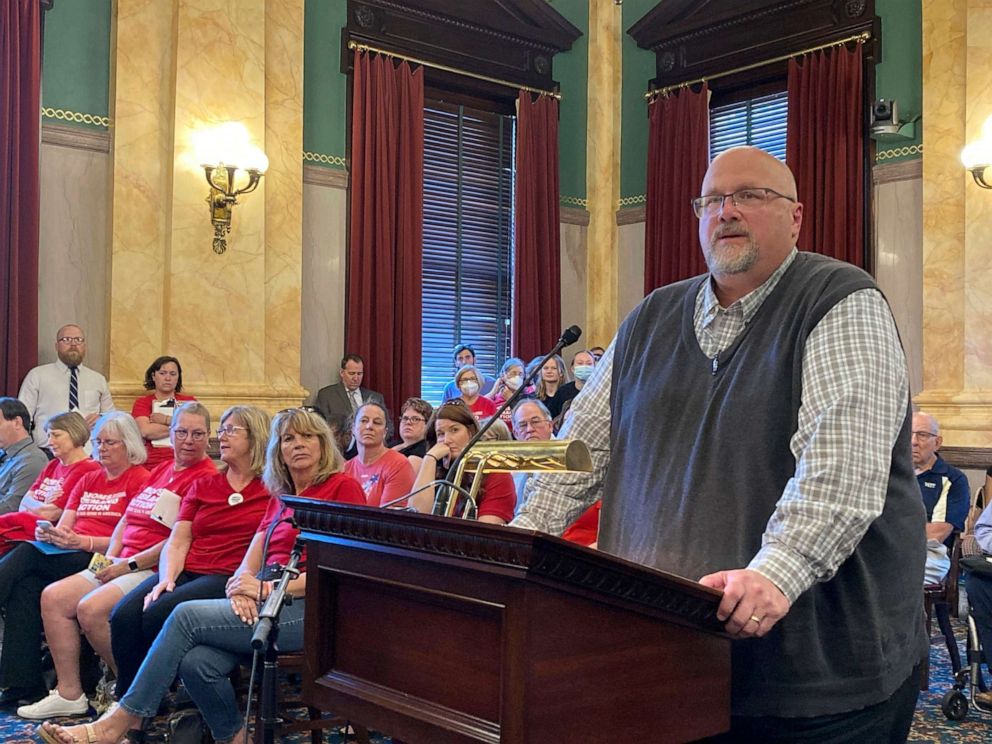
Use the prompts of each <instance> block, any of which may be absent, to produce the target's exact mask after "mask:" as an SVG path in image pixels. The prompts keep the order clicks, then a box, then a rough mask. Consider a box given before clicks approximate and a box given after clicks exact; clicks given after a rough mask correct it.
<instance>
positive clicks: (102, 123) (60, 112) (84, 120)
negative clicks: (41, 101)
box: [41, 106, 110, 127]
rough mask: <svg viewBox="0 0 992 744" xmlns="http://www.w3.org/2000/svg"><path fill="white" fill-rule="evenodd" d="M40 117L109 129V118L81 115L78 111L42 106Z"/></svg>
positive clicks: (96, 115)
mask: <svg viewBox="0 0 992 744" xmlns="http://www.w3.org/2000/svg"><path fill="white" fill-rule="evenodd" d="M41 115H42V116H44V117H46V118H48V119H60V120H62V121H73V122H75V123H76V124H92V125H94V126H97V127H110V117H109V116H100V115H99V114H81V113H79V112H78V111H67V110H65V109H57V108H50V107H48V106H42V107H41Z"/></svg>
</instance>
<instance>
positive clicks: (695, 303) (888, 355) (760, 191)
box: [512, 147, 927, 742]
mask: <svg viewBox="0 0 992 744" xmlns="http://www.w3.org/2000/svg"><path fill="white" fill-rule="evenodd" d="M687 206H688V205H687ZM692 206H693V209H694V211H695V213H696V216H697V217H698V219H699V241H700V244H701V246H702V250H703V254H704V256H705V258H706V262H707V266H708V268H709V273H708V274H705V275H703V276H700V277H696V278H693V279H689V280H686V281H683V282H678V283H675V284H672V285H669V286H666V287H662V288H660V289H657V290H655V291H654V292H652V293H651V294H650V295H649V296H648V297H647V298H645V300H644V301H643V302H642V303H641V304H640V305H639V306H638V307H637V308H635V309H634V311H633V312H632V313H631V314H630V315H629V316H628V317H627V319H626V320H625V321H624V323H623V325H622V326H621V328H620V330H619V332H618V334H617V336H616V338H615V339H614V340H613V342H612V343H611V344H610V347H609V348H608V349H607V350H606V353H605V354H604V355H603V358H602V360H601V361H600V362H599V363H598V364H597V365H596V370H595V372H594V373H593V375H592V377H591V378H590V379H589V381H588V382H587V383H586V385H585V388H584V389H583V394H582V395H581V396H579V398H576V400H575V403H574V405H573V408H572V410H573V416H572V418H571V420H570V421H569V422H568V423H567V424H566V426H565V427H564V429H563V430H562V432H561V434H559V436H561V437H562V438H577V439H582V440H584V441H585V442H586V443H587V444H589V446H590V450H591V452H592V454H593V464H594V470H593V472H592V473H591V474H567V475H563V474H555V476H554V477H549V476H539V477H538V478H537V479H536V482H535V484H534V489H533V492H532V496H531V498H530V500H529V501H528V502H527V505H526V506H525V507H524V508H523V510H522V511H521V513H520V515H519V516H518V517H517V518H516V519H515V520H514V521H513V523H512V524H513V525H514V526H520V527H525V528H530V529H539V530H544V531H546V532H550V533H552V534H560V533H561V532H562V530H564V529H565V527H566V525H568V524H569V523H571V522H572V521H573V520H574V519H575V518H576V517H578V516H579V514H580V513H581V512H582V511H583V510H584V509H585V508H586V507H588V506H589V505H590V504H592V503H593V502H594V501H595V500H596V498H598V497H599V496H600V495H601V496H602V500H603V507H602V517H601V524H600V532H599V547H600V549H602V550H604V551H606V552H609V553H613V554H615V555H618V556H620V557H622V558H626V559H628V560H633V561H637V562H640V563H643V564H646V565H650V566H653V567H655V568H659V569H662V570H665V571H670V572H672V573H676V574H679V575H682V576H686V577H689V578H691V579H696V580H699V581H700V582H701V583H702V584H704V585H706V586H709V587H713V588H716V589H720V590H722V591H723V599H722V601H721V602H720V605H719V608H718V611H717V616H718V618H719V619H720V620H721V621H723V622H725V629H726V631H727V632H728V633H729V634H730V635H731V636H732V637H733V638H734V639H735V641H734V643H733V646H732V679H731V716H732V718H731V726H732V728H731V731H730V732H729V733H728V734H726V735H723V736H721V737H719V738H718V740H719V741H727V742H736V741H762V742H792V741H798V740H802V741H804V742H847V741H850V742H865V741H885V742H890V741H901V740H905V738H906V737H907V735H908V732H909V727H910V724H911V722H912V715H913V709H914V707H915V702H916V696H917V687H918V674H919V662H920V660H921V659H922V658H923V656H924V654H925V653H926V652H927V641H926V638H925V634H924V629H923V622H922V617H923V607H922V592H921V591H920V585H921V582H922V581H923V564H924V548H925V537H924V523H925V516H924V512H923V504H922V502H921V500H920V494H919V489H918V488H917V486H916V483H915V479H914V475H913V465H912V461H911V458H910V432H911V426H910V423H911V418H910V415H909V410H910V409H909V384H908V375H907V371H906V361H905V355H904V354H903V350H902V347H901V345H900V343H899V338H898V334H897V333H896V328H895V323H894V321H893V319H892V314H891V312H890V311H889V308H888V305H887V303H886V301H885V298H884V297H883V296H882V295H881V293H880V292H879V291H878V289H877V288H876V287H875V284H874V282H873V281H872V279H871V277H870V276H868V275H867V274H866V273H865V272H863V271H861V270H860V269H858V268H855V267H854V266H851V265H850V264H846V263H842V262H840V261H836V260H834V259H830V258H826V257H824V256H822V255H818V254H815V253H809V252H806V251H797V250H796V239H797V237H798V235H799V230H800V227H801V226H802V218H803V205H802V204H800V203H799V202H798V200H797V194H796V184H795V180H794V178H793V176H792V173H791V172H790V171H789V169H788V168H787V167H786V166H785V165H784V164H783V163H782V162H781V161H779V160H777V159H776V158H774V157H773V156H771V155H770V154H768V153H766V152H763V151H762V150H759V149H756V148H752V147H743V148H734V149H731V150H729V151H727V152H724V153H722V154H721V155H719V156H718V157H717V158H715V159H714V160H713V162H712V163H711V164H710V167H709V170H708V171H707V172H706V177H705V178H704V180H703V184H702V189H701V196H700V197H699V198H697V199H695V200H694V201H693V205H692ZM672 248H673V249H675V248H677V247H672ZM823 248H824V249H829V246H823ZM660 733H662V732H659V734H660Z"/></svg>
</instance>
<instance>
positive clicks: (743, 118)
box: [710, 91, 789, 162]
mask: <svg viewBox="0 0 992 744" xmlns="http://www.w3.org/2000/svg"><path fill="white" fill-rule="evenodd" d="M788 110H789V99H788V93H787V92H786V91H780V92H778V93H772V94H770V95H765V96H759V97H757V98H750V99H748V100H745V101H738V102H736V103H728V104H727V105H725V106H716V107H714V108H712V109H710V159H711V160H712V159H713V158H715V157H716V156H717V155H719V154H720V153H721V152H723V151H724V150H727V149H729V148H731V147H738V146H740V145H754V146H755V147H760V148H761V149H763V150H767V151H768V152H770V153H771V154H772V155H774V156H775V157H777V158H778V159H780V160H782V161H783V162H784V161H785V126H786V118H787V116H786V115H787V114H788Z"/></svg>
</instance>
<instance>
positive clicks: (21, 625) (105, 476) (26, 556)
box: [0, 411, 148, 708]
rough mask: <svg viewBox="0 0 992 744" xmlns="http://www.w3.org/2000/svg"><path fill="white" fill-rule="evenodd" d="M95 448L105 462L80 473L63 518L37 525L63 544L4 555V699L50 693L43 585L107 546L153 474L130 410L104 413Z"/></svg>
mask: <svg viewBox="0 0 992 744" xmlns="http://www.w3.org/2000/svg"><path fill="white" fill-rule="evenodd" d="M53 418H55V419H57V418H58V417H53ZM93 448H94V451H95V452H96V453H97V457H98V458H99V462H100V465H101V466H102V467H100V468H99V469H97V470H94V471H92V472H90V473H87V474H86V475H84V476H83V477H82V478H80V480H79V481H78V482H77V484H76V487H75V489H74V490H73V492H72V493H70V494H69V498H68V501H67V502H66V505H65V511H63V512H62V516H61V517H60V518H59V521H58V524H57V525H55V526H54V527H51V528H46V527H45V526H44V523H39V525H38V528H37V530H36V533H35V539H36V540H37V541H39V543H40V544H41V546H43V547H45V548H46V549H47V550H49V551H54V550H58V551H59V552H42V547H38V546H35V545H34V544H32V543H22V544H20V545H18V546H17V547H16V548H14V549H13V550H12V551H11V552H10V553H8V554H7V555H6V556H4V557H3V559H2V560H0V606H2V607H3V609H4V612H5V615H6V625H5V635H4V640H3V647H2V650H0V682H2V684H3V686H4V687H5V688H6V690H5V691H4V693H3V695H2V696H0V705H2V706H3V707H6V708H10V707H15V706H16V705H21V704H24V703H31V702H34V701H35V700H37V699H38V698H40V697H44V696H45V695H47V694H48V690H47V687H46V685H45V683H44V679H43V677H42V668H41V652H40V648H39V646H38V639H39V638H40V637H41V594H42V590H44V588H45V587H46V586H48V585H49V584H51V583H52V582H55V581H58V580H60V579H64V578H65V577H67V576H70V575H72V574H74V573H76V572H78V571H81V570H83V569H85V568H86V567H87V565H89V562H90V560H91V559H92V557H93V554H94V553H98V552H100V553H102V552H106V550H107V548H108V547H109V545H110V538H111V534H112V533H113V532H114V529H115V528H116V526H117V522H118V521H119V520H120V518H121V516H122V515H123V514H124V510H125V509H126V508H127V505H128V503H129V502H130V501H131V499H132V498H134V496H135V495H136V494H137V493H138V492H139V491H141V489H142V488H143V487H144V485H145V481H146V480H147V479H148V471H147V470H145V468H144V467H142V463H144V461H145V457H146V456H147V455H146V453H145V446H144V443H143V442H142V440H141V432H139V431H138V425H137V424H136V423H135V422H134V419H133V418H131V416H130V415H129V414H126V413H122V412H120V411H111V412H109V413H105V414H103V415H102V416H101V417H100V418H99V419H97V422H96V424H95V426H94V428H93Z"/></svg>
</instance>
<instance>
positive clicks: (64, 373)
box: [17, 360, 114, 447]
mask: <svg viewBox="0 0 992 744" xmlns="http://www.w3.org/2000/svg"><path fill="white" fill-rule="evenodd" d="M70 376H71V374H70V372H69V368H68V367H67V366H66V365H65V364H64V363H63V362H62V361H61V360H57V361H55V362H53V363H51V364H42V365H40V366H38V367H35V368H34V369H32V370H31V371H30V372H28V373H27V374H26V375H25V376H24V382H23V383H21V392H20V393H19V394H18V396H17V397H18V398H20V399H21V402H22V403H24V405H25V406H27V409H28V413H30V414H31V422H32V424H33V429H32V431H31V434H32V436H33V437H34V441H35V443H36V444H37V445H38V446H39V447H44V446H45V445H46V444H47V442H48V435H47V434H46V433H45V423H46V422H47V421H48V419H50V418H51V417H52V416H54V415H56V414H59V413H65V412H66V411H68V410H69V377H70ZM76 379H77V385H78V390H79V407H78V408H77V409H76V410H77V411H78V412H79V413H80V414H82V415H83V416H88V415H89V414H91V413H105V412H106V411H112V410H114V401H113V400H112V399H111V397H110V388H109V387H107V379H106V378H105V377H104V376H103V375H101V374H100V373H99V372H95V371H93V370H92V369H90V368H89V367H84V366H83V365H81V364H80V365H79V367H77V375H76Z"/></svg>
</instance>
